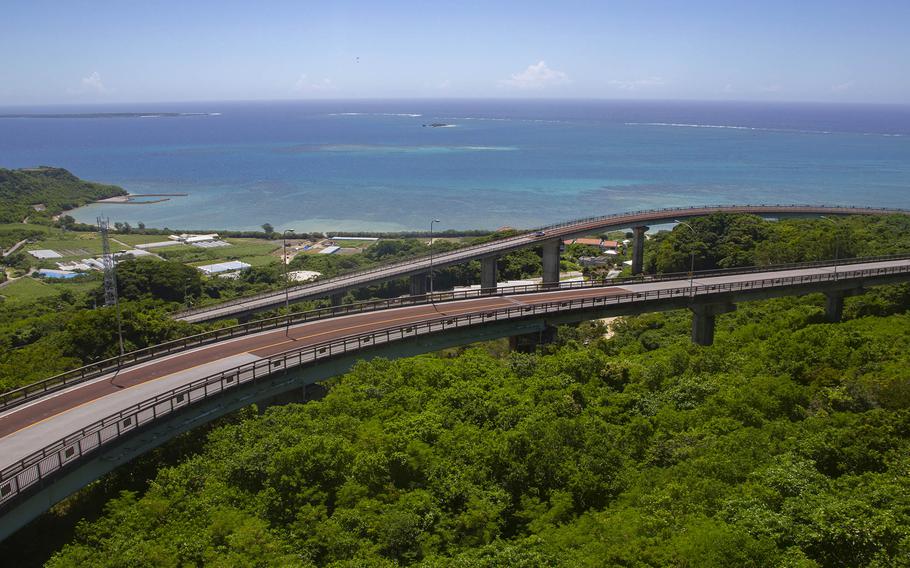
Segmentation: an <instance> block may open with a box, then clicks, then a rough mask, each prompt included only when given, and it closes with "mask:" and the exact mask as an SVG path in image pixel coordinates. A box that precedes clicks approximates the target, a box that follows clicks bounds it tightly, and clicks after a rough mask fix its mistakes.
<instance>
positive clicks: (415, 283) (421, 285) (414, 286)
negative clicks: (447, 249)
mask: <svg viewBox="0 0 910 568" xmlns="http://www.w3.org/2000/svg"><path fill="white" fill-rule="evenodd" d="M427 278H429V274H427V273H426V272H422V273H420V274H414V275H412V276H411V288H410V294H411V295H412V296H423V295H424V294H426V293H427Z"/></svg>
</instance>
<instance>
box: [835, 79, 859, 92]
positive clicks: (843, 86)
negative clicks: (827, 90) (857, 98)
mask: <svg viewBox="0 0 910 568" xmlns="http://www.w3.org/2000/svg"><path fill="white" fill-rule="evenodd" d="M853 84H854V81H847V82H846V83H840V84H839V85H832V86H831V90H832V91H834V92H835V93H840V92H843V91H846V90H849V89H852V88H853Z"/></svg>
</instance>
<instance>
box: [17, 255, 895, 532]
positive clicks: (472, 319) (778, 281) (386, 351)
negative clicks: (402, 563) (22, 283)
mask: <svg viewBox="0 0 910 568" xmlns="http://www.w3.org/2000/svg"><path fill="white" fill-rule="evenodd" d="M908 280H910V255H900V256H892V257H884V258H878V259H853V260H850V261H841V262H839V263H830V262H829V263H824V262H823V263H809V264H805V265H798V266H787V267H769V268H764V269H744V270H734V271H715V272H711V273H700V274H696V275H695V276H694V278H691V279H690V278H689V277H688V276H684V277H681V276H679V275H676V276H673V277H667V278H663V279H651V280H644V281H642V280H638V281H634V280H633V281H607V282H602V283H600V282H597V283H581V284H579V283H573V284H572V285H568V286H565V287H560V288H557V289H552V288H550V287H547V285H540V286H536V287H535V286H530V287H522V288H519V289H506V290H502V291H500V292H499V293H497V294H494V295H488V294H483V293H479V292H475V293H473V295H472V293H466V294H464V295H462V296H459V297H457V298H456V297H455V296H453V295H451V294H447V295H440V296H438V297H437V296H433V297H424V298H422V299H414V300H413V303H412V305H405V306H397V307H393V306H391V305H386V306H384V307H383V306H382V305H379V306H374V307H375V308H376V309H371V310H363V311H362V312H361V313H352V312H351V309H350V308H343V309H341V310H340V311H338V312H337V313H336V312H333V311H329V312H327V313H325V314H324V316H325V317H316V318H313V319H307V318H301V317H300V316H297V317H298V318H299V319H298V320H297V321H298V323H293V324H292V325H288V326H287V327H284V322H285V321H286V320H284V319H283V318H277V319H276V320H272V322H273V323H274V324H275V325H265V326H264V327H263V328H261V329H262V330H261V331H260V330H257V329H256V327H255V325H254V324H250V325H248V326H246V327H243V326H239V327H241V328H242V329H243V331H242V332H240V331H238V332H237V333H236V334H235V333H234V332H229V333H228V335H227V336H226V337H222V338H221V339H216V340H213V341H207V342H206V341H203V342H200V343H199V344H198V345H197V344H193V343H186V344H184V347H183V348H180V347H179V346H168V347H167V349H162V350H161V351H159V352H155V354H154V356H150V357H148V358H139V357H137V358H136V359H135V360H134V362H133V363H131V364H130V363H129V362H128V361H120V362H119V364H120V365H121V367H120V368H119V369H117V370H114V371H108V370H105V369H104V368H103V367H102V368H100V369H99V370H98V371H97V372H96V374H95V375H92V374H91V372H89V373H88V374H87V375H86V374H85V371H84V370H83V376H84V377H85V378H83V379H79V380H77V379H75V378H74V379H72V380H71V381H70V382H64V383H62V384H60V385H58V386H56V387H52V388H51V387H48V388H43V389H37V390H34V391H31V392H30V393H29V392H28V390H27V389H26V392H25V394H23V395H22V396H20V397H18V398H15V399H14V400H15V401H18V402H16V403H15V404H13V401H10V403H9V404H8V406H7V409H6V410H4V411H3V412H2V413H0V468H2V469H0V539H2V538H5V537H6V536H8V535H9V534H11V533H12V532H14V531H15V530H17V529H18V528H19V527H21V526H23V525H24V524H26V523H27V522H29V521H30V520H31V519H33V518H35V517H36V516H38V515H39V514H40V513H42V512H43V511H45V510H47V508H49V507H50V506H51V505H53V504H54V503H56V502H57V501H59V500H61V499H63V498H64V497H66V496H67V495H69V494H70V493H72V492H73V491H75V490H77V489H79V488H80V487H83V486H84V485H86V484H87V483H89V482H91V481H92V480H94V479H97V478H98V477H100V476H101V475H103V474H105V473H107V472H108V471H111V470H112V469H114V468H115V467H117V466H118V465H120V464H123V463H125V462H127V461H129V460H130V459H132V458H133V457H135V456H137V455H140V454H142V453H144V452H146V451H148V450H149V449H152V448H154V447H156V446H158V445H160V444H162V443H164V442H165V441H167V440H169V439H171V438H172V437H173V436H175V435H177V434H179V433H181V432H185V431H187V430H190V429H192V428H194V427H196V426H198V425H201V424H204V423H207V422H209V421H211V420H213V419H215V418H217V417H219V416H222V415H224V414H225V413H228V412H231V411H233V410H236V409H238V408H241V407H243V406H246V405H249V404H251V403H254V402H258V401H267V400H270V399H272V398H274V397H275V396H277V395H280V394H282V393H288V392H294V391H298V392H299V391H300V389H303V388H305V387H306V386H307V385H309V384H312V383H315V382H317V381H320V380H323V379H325V378H328V377H331V376H334V375H337V374H339V373H342V372H344V371H346V370H347V369H349V368H350V367H351V366H352V365H353V364H354V363H356V362H357V361H359V360H365V359H370V358H373V357H378V356H382V357H388V358H396V357H405V356H411V355H415V354H419V353H426V352H432V351H436V350H439V349H442V348H445V347H450V346H455V345H462V344H467V343H472V342H476V341H480V340H485V339H493V338H497V337H506V336H515V335H521V334H528V333H535V332H540V331H543V330H544V329H546V328H547V327H548V326H552V325H556V324H561V323H570V322H577V321H582V320H586V319H592V318H600V317H607V316H612V315H623V314H635V313H642V312H648V311H658V310H668V309H679V308H688V309H690V310H691V311H692V313H693V325H692V338H693V340H694V341H696V342H697V343H701V344H710V343H711V341H712V340H713V331H714V319H715V317H716V316H717V315H718V314H721V313H724V312H728V311H731V310H733V309H735V305H736V303H737V302H740V301H748V300H754V299H763V298H769V297H776V296H783V295H798V294H807V293H813V292H821V293H824V294H825V295H826V297H827V315H828V318H829V320H830V321H836V320H837V319H839V317H840V310H841V309H842V305H843V298H844V297H845V296H848V295H852V294H856V293H860V292H862V291H863V290H864V289H866V288H868V287H870V286H877V285H883V284H890V283H895V282H903V281H908ZM443 298H449V299H447V300H444V301H439V300H441V299H443ZM301 322H302V323H301Z"/></svg>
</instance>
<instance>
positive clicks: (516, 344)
mask: <svg viewBox="0 0 910 568" xmlns="http://www.w3.org/2000/svg"><path fill="white" fill-rule="evenodd" d="M555 340H556V328H555V327H554V326H552V325H546V326H545V327H544V328H543V329H541V330H540V331H535V332H533V333H522V334H520V335H512V336H509V351H518V352H521V353H534V352H535V351H537V348H538V347H540V346H541V345H547V344H550V343H553V342H554V341H555Z"/></svg>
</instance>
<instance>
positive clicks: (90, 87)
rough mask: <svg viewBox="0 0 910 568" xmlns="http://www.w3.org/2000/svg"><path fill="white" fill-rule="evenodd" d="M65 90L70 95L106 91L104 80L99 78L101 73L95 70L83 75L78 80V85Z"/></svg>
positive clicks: (96, 93)
mask: <svg viewBox="0 0 910 568" xmlns="http://www.w3.org/2000/svg"><path fill="white" fill-rule="evenodd" d="M67 91H68V92H69V93H70V94H71V95H85V94H95V95H103V94H105V93H107V92H108V90H107V87H105V86H104V82H103V81H102V80H101V74H100V73H98V72H97V71H95V72H93V73H92V74H91V75H89V76H88V77H83V78H82V80H81V81H80V82H79V86H78V87H76V88H72V89H67Z"/></svg>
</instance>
